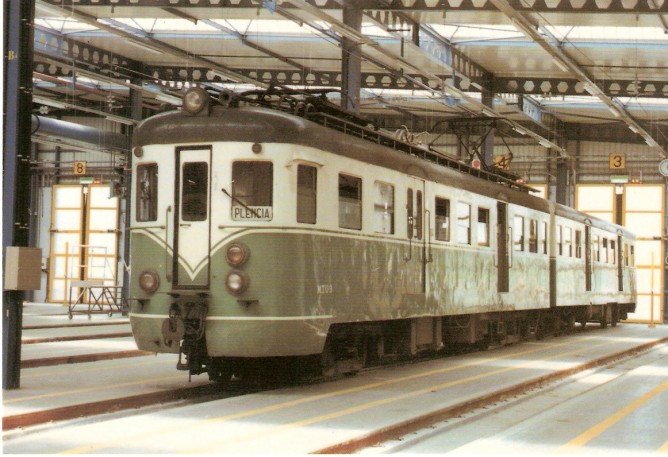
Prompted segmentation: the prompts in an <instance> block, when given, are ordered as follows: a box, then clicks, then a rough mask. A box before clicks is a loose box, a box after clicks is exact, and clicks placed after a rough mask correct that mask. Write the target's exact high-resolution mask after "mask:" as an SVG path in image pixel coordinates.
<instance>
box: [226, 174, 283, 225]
mask: <svg viewBox="0 0 668 457" xmlns="http://www.w3.org/2000/svg"><path fill="white" fill-rule="evenodd" d="M273 200H274V164H273V163H271V162H255V161H240V162H234V163H233V164H232V219H233V220H246V219H250V220H271V218H272V208H273Z"/></svg>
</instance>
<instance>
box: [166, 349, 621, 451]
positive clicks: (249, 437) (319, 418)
mask: <svg viewBox="0 0 668 457" xmlns="http://www.w3.org/2000/svg"><path fill="white" fill-rule="evenodd" d="M609 344H611V343H610V342H602V343H599V344H595V345H592V346H589V348H590V349H591V348H595V347H599V346H607V345H609ZM581 350H582V349H581V348H578V349H574V350H572V351H568V352H561V353H559V354H556V355H554V356H552V357H547V358H544V359H540V360H530V361H527V362H524V363H522V364H519V365H514V366H511V367H505V368H499V369H497V370H494V371H491V372H487V373H479V374H477V375H474V376H470V377H468V378H464V379H457V380H453V381H448V382H445V383H441V384H435V385H431V386H428V387H425V388H422V389H419V390H412V391H410V392H406V393H403V394H400V395H395V396H393V397H387V398H383V399H380V400H375V401H372V402H368V403H361V404H359V405H356V406H353V407H350V408H346V409H342V410H339V411H333V412H331V413H328V414H324V415H321V416H316V417H312V418H309V419H303V420H300V421H297V422H292V423H289V424H283V425H279V426H276V427H269V428H268V429H267V430H263V431H262V432H261V435H262V437H263V438H266V437H267V436H268V435H270V434H272V435H273V434H276V433H279V432H282V431H285V430H289V429H293V428H298V427H303V426H306V425H311V424H316V423H318V422H324V421H326V420H330V419H337V418H339V417H343V416H348V415H350V414H355V413H359V412H361V411H364V410H367V409H371V408H375V407H378V406H383V405H387V404H391V403H395V402H397V401H401V400H405V399H408V398H411V397H417V396H419V395H424V394H429V393H435V392H437V391H440V390H444V389H447V388H450V387H454V386H457V385H460V384H467V383H470V382H473V381H477V380H480V379H484V378H489V377H492V376H496V375H500V374H502V373H506V372H509V371H513V370H520V369H524V368H527V367H530V366H531V365H535V364H540V363H543V362H545V361H547V360H552V359H556V358H559V357H563V356H566V355H570V354H573V353H576V352H579V351H581ZM407 378H411V376H409V377H407ZM388 383H389V382H388ZM379 384H386V383H379ZM257 437H258V435H257V431H253V432H251V433H249V434H248V435H245V436H239V435H237V436H235V437H234V439H233V440H230V439H229V438H227V439H225V440H224V442H222V443H216V444H209V445H208V446H206V447H201V448H196V449H189V450H187V451H179V453H187V454H193V453H195V454H202V453H211V452H223V451H225V450H224V448H225V446H226V445H229V444H232V445H234V444H240V442H242V441H248V440H250V441H252V442H256V441H257ZM211 446H213V448H212V447H211ZM243 446H246V447H248V446H252V445H250V444H247V443H243ZM265 451H267V450H266V449H265ZM225 452H230V451H225Z"/></svg>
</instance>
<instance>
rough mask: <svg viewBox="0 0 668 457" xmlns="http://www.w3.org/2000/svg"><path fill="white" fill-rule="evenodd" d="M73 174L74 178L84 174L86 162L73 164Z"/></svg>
mask: <svg viewBox="0 0 668 457" xmlns="http://www.w3.org/2000/svg"><path fill="white" fill-rule="evenodd" d="M74 174H75V175H76V176H81V175H85V174H86V162H85V161H80V162H74Z"/></svg>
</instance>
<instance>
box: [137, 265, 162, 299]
mask: <svg viewBox="0 0 668 457" xmlns="http://www.w3.org/2000/svg"><path fill="white" fill-rule="evenodd" d="M139 287H141V289H142V290H143V291H144V292H146V293H147V294H152V293H155V291H156V290H158V287H160V276H158V273H156V272H155V270H144V271H142V272H141V273H140V274H139Z"/></svg>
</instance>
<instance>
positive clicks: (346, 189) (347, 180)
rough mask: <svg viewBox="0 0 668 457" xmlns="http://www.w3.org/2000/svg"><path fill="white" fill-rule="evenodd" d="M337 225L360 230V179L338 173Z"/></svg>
mask: <svg viewBox="0 0 668 457" xmlns="http://www.w3.org/2000/svg"><path fill="white" fill-rule="evenodd" d="M339 227H341V228H347V229H353V230H362V180H361V179H360V178H356V177H355V176H350V175H344V174H339Z"/></svg>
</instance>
